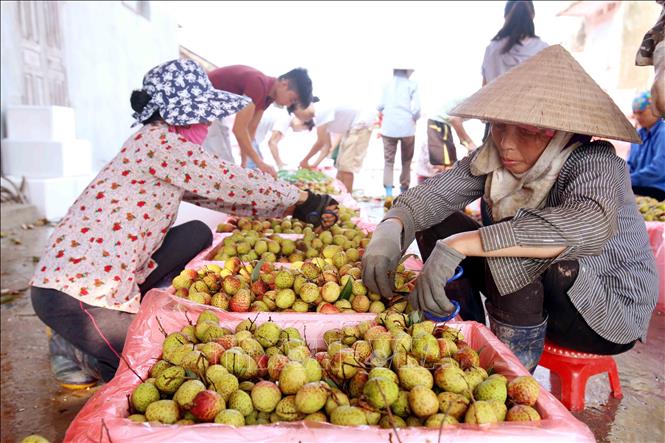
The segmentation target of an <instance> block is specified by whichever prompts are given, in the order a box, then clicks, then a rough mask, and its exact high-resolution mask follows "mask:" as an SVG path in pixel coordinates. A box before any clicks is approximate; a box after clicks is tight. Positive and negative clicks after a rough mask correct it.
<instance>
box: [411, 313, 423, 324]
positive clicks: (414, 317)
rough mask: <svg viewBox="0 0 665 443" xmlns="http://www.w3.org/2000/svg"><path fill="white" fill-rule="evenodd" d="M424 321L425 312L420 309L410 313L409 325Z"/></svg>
mask: <svg viewBox="0 0 665 443" xmlns="http://www.w3.org/2000/svg"><path fill="white" fill-rule="evenodd" d="M421 321H423V314H422V313H421V312H420V311H411V312H410V313H409V326H411V325H413V324H415V323H420V322H421Z"/></svg>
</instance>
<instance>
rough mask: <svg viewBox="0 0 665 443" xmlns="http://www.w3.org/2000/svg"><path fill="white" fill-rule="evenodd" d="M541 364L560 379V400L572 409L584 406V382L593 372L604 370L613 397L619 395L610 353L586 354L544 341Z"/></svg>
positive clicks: (614, 367) (618, 384) (619, 388)
mask: <svg viewBox="0 0 665 443" xmlns="http://www.w3.org/2000/svg"><path fill="white" fill-rule="evenodd" d="M538 364H539V365H540V366H543V367H545V368H547V369H549V370H550V372H553V373H555V374H556V375H558V376H559V379H560V380H561V403H563V404H564V406H565V407H567V408H568V409H569V410H571V411H581V410H583V409H584V391H585V390H586V382H587V380H588V379H589V377H591V376H592V375H596V374H601V373H603V372H607V375H608V376H609V378H610V388H611V389H612V396H613V397H614V398H622V397H623V394H622V393H621V383H620V382H619V373H618V371H617V364H616V362H615V361H614V358H613V357H612V356H611V355H598V354H587V353H584V352H577V351H573V350H572V349H568V348H563V347H559V346H557V345H555V344H553V343H550V342H547V341H546V342H545V349H544V351H543V355H542V357H540V362H539V363H538Z"/></svg>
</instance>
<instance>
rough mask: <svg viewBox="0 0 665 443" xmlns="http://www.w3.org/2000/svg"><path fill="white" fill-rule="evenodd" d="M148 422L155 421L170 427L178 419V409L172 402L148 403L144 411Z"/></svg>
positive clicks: (158, 401)
mask: <svg viewBox="0 0 665 443" xmlns="http://www.w3.org/2000/svg"><path fill="white" fill-rule="evenodd" d="M145 418H146V420H148V421H157V422H160V423H164V424H167V425H171V424H173V423H175V422H176V421H178V419H180V409H179V408H178V404H177V403H176V402H174V401H173V400H157V401H156V402H153V403H150V404H149V405H148V407H147V408H146V411H145Z"/></svg>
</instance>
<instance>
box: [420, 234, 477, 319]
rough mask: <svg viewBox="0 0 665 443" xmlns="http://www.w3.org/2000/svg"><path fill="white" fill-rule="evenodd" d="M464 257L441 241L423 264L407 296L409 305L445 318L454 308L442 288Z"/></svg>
mask: <svg viewBox="0 0 665 443" xmlns="http://www.w3.org/2000/svg"><path fill="white" fill-rule="evenodd" d="M465 258H466V256H465V255H464V254H462V253H460V252H458V251H457V250H455V249H453V248H451V247H450V246H448V245H446V244H445V243H444V242H443V241H442V240H439V241H438V242H436V246H435V247H434V250H433V251H432V254H431V255H430V256H429V258H428V259H427V261H426V262H425V266H424V267H423V270H422V272H421V273H420V275H419V276H418V279H417V280H416V286H415V288H414V289H413V291H411V293H410V294H409V295H408V300H409V304H410V305H411V307H412V308H413V309H415V310H419V311H427V312H431V313H432V314H434V315H436V316H441V317H443V316H446V315H448V314H450V313H451V312H453V311H454V310H455V307H454V306H453V305H452V303H450V300H448V297H446V291H445V290H444V286H445V285H446V283H447V282H448V280H449V279H450V278H452V276H453V275H455V269H456V268H457V266H458V265H459V264H460V262H461V261H462V260H464V259H465Z"/></svg>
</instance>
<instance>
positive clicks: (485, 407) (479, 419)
mask: <svg viewBox="0 0 665 443" xmlns="http://www.w3.org/2000/svg"><path fill="white" fill-rule="evenodd" d="M498 422H499V420H498V418H497V416H496V414H495V413H494V408H493V407H492V405H491V404H490V403H489V402H487V401H482V400H480V401H476V402H473V403H471V404H470V405H469V409H467V410H466V414H465V415H464V423H471V424H477V425H481V424H485V423H498Z"/></svg>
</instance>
